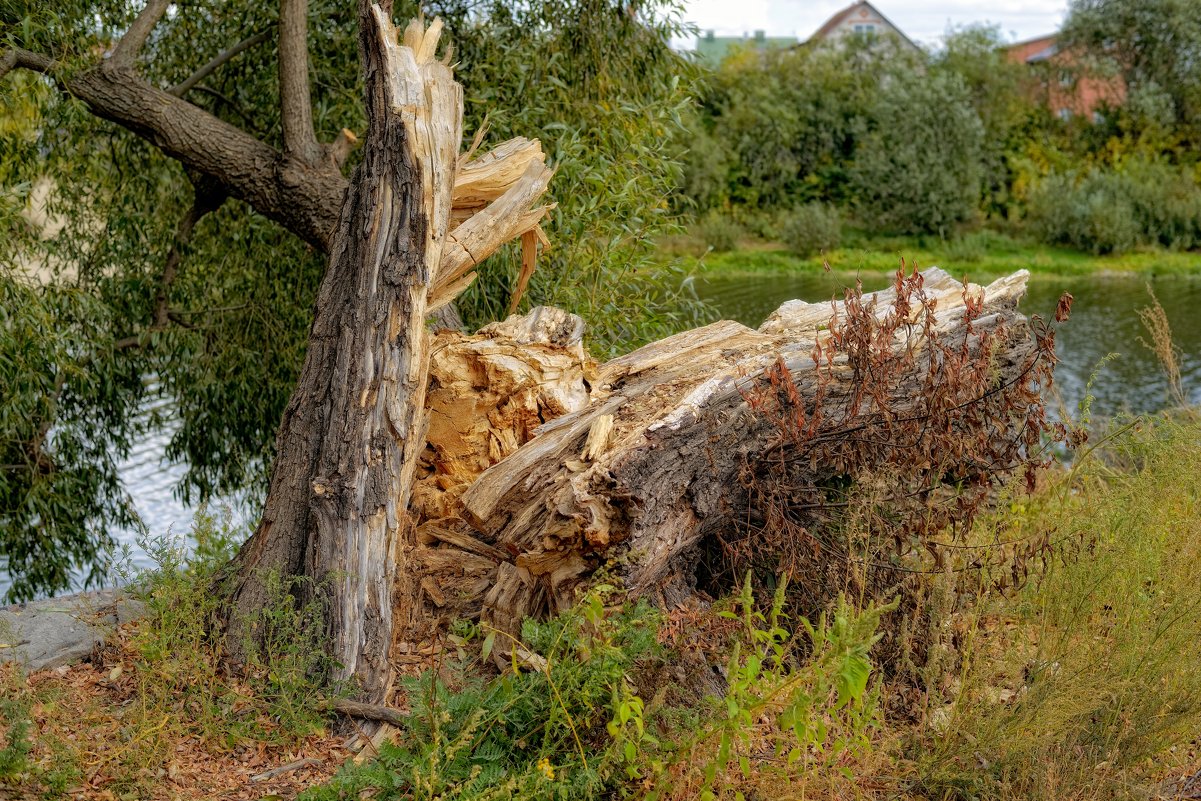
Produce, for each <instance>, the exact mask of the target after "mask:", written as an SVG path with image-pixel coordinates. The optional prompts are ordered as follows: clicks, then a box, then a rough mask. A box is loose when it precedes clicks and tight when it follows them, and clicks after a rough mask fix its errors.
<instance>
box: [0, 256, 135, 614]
mask: <svg viewBox="0 0 1201 801" xmlns="http://www.w3.org/2000/svg"><path fill="white" fill-rule="evenodd" d="M108 311H109V310H108V309H107V308H106V307H105V306H104V305H103V304H101V303H98V302H97V301H96V299H95V298H94V297H92V296H91V295H89V294H88V293H86V292H80V291H78V290H75V289H73V288H71V287H56V286H37V285H34V284H31V283H29V282H28V281H26V280H25V279H24V278H23V277H22V276H21V275H19V274H17V273H15V272H13V271H3V272H0V385H3V386H4V388H5V389H4V403H3V404H0V564H5V565H6V567H7V570H8V572H9V573H10V575H11V576H12V586H11V587H10V588H9V591H8V597H9V599H10V600H21V599H27V598H30V597H33V596H34V595H35V594H36V593H37V592H39V591H43V590H46V589H60V588H63V587H66V586H68V584H69V583H70V580H71V572H72V570H73V569H76V568H84V567H89V566H92V567H94V566H95V565H96V564H97V562H98V561H99V557H100V556H101V554H102V553H103V552H104V550H105V548H106V547H107V546H108V545H109V543H110V539H109V536H108V534H107V529H108V528H109V527H113V526H129V525H131V524H132V523H133V515H132V511H131V509H130V508H129V506H128V505H127V503H126V498H125V495H124V493H123V492H122V489H121V486H120V484H119V483H118V481H117V477H116V462H117V460H118V459H119V458H120V457H121V456H123V455H124V454H125V453H126V452H127V450H128V448H129V445H130V442H131V439H132V437H133V436H134V435H136V433H137V426H136V422H135V421H129V425H128V426H127V427H123V426H122V425H121V423H123V422H126V421H124V420H123V417H122V413H121V411H120V409H114V407H113V405H114V404H119V403H121V402H123V401H124V400H125V399H126V398H129V399H137V398H140V397H142V394H143V392H144V389H143V385H142V380H141V376H140V375H139V374H138V372H137V371H136V370H135V371H130V370H129V369H128V365H121V364H116V363H113V362H110V361H107V360H101V361H95V362H94V361H93V360H92V359H91V358H90V357H91V354H92V353H93V349H98V350H102V351H104V350H107V351H110V352H111V350H112V348H113V343H112V341H111V339H110V340H107V341H106V339H107V323H108V322H109V320H108ZM93 573H95V570H93Z"/></svg>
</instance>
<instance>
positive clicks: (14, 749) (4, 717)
mask: <svg viewBox="0 0 1201 801" xmlns="http://www.w3.org/2000/svg"><path fill="white" fill-rule="evenodd" d="M8 696H9V691H8V688H7V687H6V688H5V697H3V698H0V725H3V726H4V727H5V728H6V729H7V731H5V732H4V734H3V739H2V742H3V745H4V747H3V748H0V786H4V785H11V784H15V783H16V782H17V780H18V779H19V778H20V777H21V775H22V774H24V773H25V772H26V771H27V770H28V769H29V752H30V750H31V748H32V743H30V741H29V729H30V727H31V723H30V720H29V704H28V703H27V702H26V701H25V699H22V698H19V697H8Z"/></svg>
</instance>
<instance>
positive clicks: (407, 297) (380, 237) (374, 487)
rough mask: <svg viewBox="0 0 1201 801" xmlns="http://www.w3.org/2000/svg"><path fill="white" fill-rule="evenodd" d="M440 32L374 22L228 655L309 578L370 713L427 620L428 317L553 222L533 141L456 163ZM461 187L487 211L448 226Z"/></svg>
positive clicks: (237, 589)
mask: <svg viewBox="0 0 1201 801" xmlns="http://www.w3.org/2000/svg"><path fill="white" fill-rule="evenodd" d="M440 30H441V23H440V22H438V21H437V20H435V21H434V23H433V24H432V25H431V26H430V27H429V29H426V28H425V27H424V26H423V25H421V24H419V23H413V24H411V25H410V26H409V28H408V29H407V30H406V31H405V33H404V40H403V43H401V42H399V41H398V37H397V31H396V30H395V29H394V28H393V26H392V23H391V21H390V19H389V15H388V14H387V13H386V12H384V11H382V10H380V9H379V7H378V6H373V7H371V8H369V9H368V8H366V7H364V9H363V12H362V17H361V19H360V39H361V42H360V47H361V51H362V54H363V60H364V69H365V73H366V75H367V92H366V110H367V119H368V132H367V136H366V141H365V143H364V158H363V163H362V166H361V167H360V168H359V169H358V171H357V172H356V174H355V176H354V178H353V180H352V181H351V185H350V188H349V190H348V192H347V196H346V199H345V201H344V203H343V206H342V214H341V219H340V222H339V224H338V227H337V230H336V232H335V234H334V238H333V244H332V247H331V250H330V261H329V266H328V268H327V270H326V274H325V277H324V279H323V281H322V285H321V288H320V291H319V294H318V297H317V302H316V310H315V319H314V323H313V328H312V331H311V333H310V337H309V346H308V351H307V353H306V356H305V362H304V366H303V368H302V371H301V375H300V380H299V383H298V385H297V388H296V390H295V392H294V393H293V395H292V398H291V400H290V401H289V403H288V407H287V409H286V410H285V413H284V418H283V421H282V424H281V427H280V431H279V435H278V439H277V453H278V455H277V458H276V462H275V465H274V469H273V472H272V478H271V484H270V489H269V492H268V496H267V501H266V505H265V507H264V510H263V517H262V520H261V522H260V524H259V526H258V529H257V530H256V531H255V533H254V535H253V536H252V537H251V539H250V540H249V541H248V542H247V543H246V545H245V546H244V547H243V548H242V550H241V552H240V553H239V555H238V557H237V559H236V560H235V562H234V565H233V570H234V584H233V589H232V595H231V598H230V607H229V612H228V615H229V617H228V621H227V623H228V631H227V634H228V637H227V642H228V645H229V648H230V651H231V653H232V655H234V656H235V657H245V656H246V654H245V650H244V649H245V648H246V647H247V645H250V646H251V647H253V644H254V642H255V638H256V635H257V634H258V632H256V631H255V630H254V628H253V624H252V623H251V621H253V620H255V618H256V615H257V614H258V613H259V612H260V611H261V610H262V609H263V608H264V607H265V606H266V605H267V604H268V603H269V601H270V597H269V595H270V582H271V580H272V577H273V576H276V577H279V578H280V579H282V580H283V581H284V582H286V583H287V582H293V581H294V580H295V579H297V578H298V577H303V581H302V582H300V583H299V584H298V585H293V589H294V591H295V592H296V593H297V594H298V595H300V596H301V599H302V600H311V599H313V598H316V599H319V600H320V602H321V603H322V604H323V606H324V609H325V614H326V618H327V622H328V636H329V649H330V655H331V656H332V657H333V658H334V659H335V660H336V661H337V662H338V663H339V664H341V665H342V668H341V675H340V676H339V677H338V678H342V679H350V680H352V681H353V682H354V683H355V684H356V686H357V688H358V690H359V692H360V693H361V695H363V696H364V697H365V698H368V699H371V700H382V699H383V698H384V696H385V695H386V691H387V688H388V686H389V682H390V677H391V667H390V663H389V652H390V649H391V645H392V637H393V628H394V627H398V628H399V629H401V630H406V631H407V630H408V629H409V628H411V627H413V626H415V625H420V624H421V623H422V620H421V616H420V614H419V611H420V610H417V609H415V608H414V600H415V599H416V598H417V592H418V591H419V588H418V587H417V586H416V585H415V584H414V583H413V575H414V571H411V570H409V569H408V568H407V563H408V560H409V558H410V556H409V555H410V552H411V551H412V547H413V528H412V525H411V523H410V520H409V517H408V511H407V510H408V505H409V494H410V490H411V487H412V485H413V481H414V471H415V469H416V466H417V458H418V456H419V454H420V452H421V450H422V449H423V448H424V446H425V431H426V417H425V413H424V408H425V393H426V387H427V371H428V361H429V333H428V331H427V330H426V326H425V323H424V320H425V318H426V314H427V311H429V310H430V309H431V308H432V307H434V306H442V305H445V304H446V303H449V302H450V301H451V300H453V298H454V296H455V294H457V292H459V291H461V290H462V288H464V287H465V286H466V285H467V284H468V283H470V279H471V277H473V274H470V273H469V270H470V268H471V267H472V266H473V265H474V264H475V263H477V261H478V260H479V259H482V258H484V257H486V256H487V255H488V254H489V253H491V252H492V251H494V250H495V249H496V248H497V247H499V246H500V245H501V244H503V242H504V241H505V240H506V239H508V238H511V237H512V236H520V235H522V234H524V233H526V232H527V231H530V230H532V229H533V228H535V227H536V226H537V224H538V222H539V220H540V219H541V218H542V216H543V214H544V213H545V212H546V208H545V207H539V208H535V209H532V210H531V209H530V207H531V205H532V204H533V202H534V201H536V200H537V198H538V197H539V196H540V195H541V194H542V192H543V191H544V190H545V189H546V185H547V181H548V179H549V169H548V168H547V167H546V165H545V164H544V162H543V159H542V155H541V149H540V148H539V147H538V146H537V143H536V142H529V141H528V140H517V141H516V145H514V143H506V144H505V145H502V146H501V147H499V148H498V149H497V151H493V153H490V154H488V155H487V156H483V157H481V158H479V159H477V160H475V161H468V160H467V156H464V157H460V155H459V144H460V141H461V135H462V132H461V125H462V111H463V98H462V89H461V87H460V86H459V85H458V84H457V83H455V81H454V79H453V76H452V72H451V69H450V67H449V66H448V65H447V64H445V63H442V62H439V61H437V60H435V58H434V56H435V48H436V46H437V44H438V39H439V32H440ZM498 151H499V152H498ZM514 152H518V153H519V157H518V158H513V153H514ZM456 176H463V177H465V178H466V179H472V178H474V179H475V180H474V181H472V180H467V181H466V187H465V188H464V187H460V190H459V192H460V194H461V195H462V194H469V195H471V199H472V201H473V202H478V205H479V210H478V211H477V212H476V213H475V215H474V216H471V217H467V218H466V219H462V218H461V216H460V219H457V220H454V219H452V205H453V203H454V196H455V193H456ZM455 222H458V223H459V224H458V225H454V223H455Z"/></svg>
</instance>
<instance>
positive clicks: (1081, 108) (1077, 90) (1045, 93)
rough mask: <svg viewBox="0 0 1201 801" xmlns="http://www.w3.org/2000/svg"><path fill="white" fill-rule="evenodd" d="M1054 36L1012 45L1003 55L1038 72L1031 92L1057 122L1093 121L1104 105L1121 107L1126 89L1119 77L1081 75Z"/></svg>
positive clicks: (1071, 58)
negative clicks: (1067, 120)
mask: <svg viewBox="0 0 1201 801" xmlns="http://www.w3.org/2000/svg"><path fill="white" fill-rule="evenodd" d="M1058 39H1059V37H1058V36H1057V35H1056V34H1051V35H1049V36H1040V37H1038V38H1035V39H1027V40H1025V41H1022V42H1016V43H1014V44H1012V45H1009V46H1008V47H1006V48H1005V56H1006V58H1007V59H1009V61H1011V62H1013V63H1015V64H1029V65H1030V66H1031V67H1032V68H1037V69H1039V70H1040V78H1041V80H1039V81H1038V82H1037V83H1036V84H1035V91H1037V92H1038V94H1039V95H1040V96H1041V98H1042V99H1043V100H1044V101H1045V102H1046V103H1047V105H1048V106H1049V107H1050V109H1051V111H1052V112H1054V114H1055V115H1056V116H1057V117H1059V118H1060V119H1065V120H1066V119H1070V118H1072V117H1087V118H1089V119H1096V117H1097V115H1098V114H1099V113H1100V109H1101V108H1102V107H1104V106H1107V105H1109V106H1117V105H1121V103H1122V102H1123V101H1125V99H1126V87H1125V85H1124V84H1123V83H1122V80H1121V78H1117V77H1114V78H1100V77H1095V76H1090V75H1086V74H1082V73H1081V72H1080V70H1079V69H1077V66H1078V65H1077V62H1076V59H1075V58H1073V57H1072V54H1071V53H1070V52H1069V51H1066V50H1061V49H1060V47H1059V43H1058Z"/></svg>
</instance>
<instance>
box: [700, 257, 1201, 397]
mask: <svg viewBox="0 0 1201 801" xmlns="http://www.w3.org/2000/svg"><path fill="white" fill-rule="evenodd" d="M847 280H848V279H847V278H846V276H834V275H826V274H816V275H815V274H812V273H808V274H776V273H772V274H748V275H737V276H734V275H720V276H707V277H704V278H702V279H700V280H698V282H697V286H696V289H697V294H699V295H700V296H701V298H703V299H704V300H707V301H709V302H710V303H712V304H713V305H714V306H716V307H717V310H718V311H719V312H720V313H721V315H722V316H723V317H727V318H730V319H733V320H737V321H739V322H741V323H744V324H746V325H749V326H752V327H757V326H758V325H759V324H760V323H761V322H763V320H764V319H765V318H766V317H767V315H769V314H770V313H771V312H773V311H774V310H775V309H776V308H777V307H778V306H779V305H780V304H781V303H783V302H784V301H786V300H791V299H793V298H799V299H801V300H806V301H810V302H814V301H820V300H829V299H830V298H831V297H832V296H834V295H835V294H837V296H838V297H842V287H843V286H844V285H845V283H846V281H847ZM890 281H891V279H889V278H887V277H883V276H872V277H870V278H869V277H865V278H864V287H863V288H864V291H868V292H870V291H873V290H877V289H883V288H884V287H886V286H888V285H889V283H890ZM982 282H983V281H982ZM1148 284H1149V285H1150V287H1151V289H1152V290H1153V291H1154V292H1155V294H1156V296H1157V297H1158V298H1159V302H1160V304H1161V305H1162V306H1163V308H1164V311H1165V312H1166V313H1167V315H1168V320H1169V322H1170V323H1171V326H1172V335H1173V339H1174V340H1175V342H1176V345H1177V346H1178V347H1179V349H1180V366H1181V377H1182V383H1183V385H1184V390H1185V393H1186V394H1187V395H1188V396H1189V398H1190V399H1191V400H1192V402H1193V403H1201V279H1198V278H1180V277H1164V278H1151V279H1147V278H1144V277H1133V276H1125V275H1104V276H1092V277H1069V278H1064V277H1058V276H1038V275H1036V276H1034V277H1032V278H1031V281H1030V290H1029V293H1028V295H1027V296H1026V298H1025V299H1024V300H1023V301H1022V303H1021V306H1020V307H1019V308H1020V309H1021V310H1022V311H1023V312H1025V313H1026V314H1027V315H1031V314H1038V315H1041V316H1042V317H1043V318H1044V319H1048V320H1049V319H1052V317H1053V316H1054V312H1055V304H1056V303H1057V302H1058V300H1059V296H1060V295H1061V294H1062V293H1064V292H1071V293H1072V295H1073V296H1074V297H1075V298H1076V301H1075V304H1074V305H1073V307H1072V318H1071V319H1070V320H1069V321H1068V322H1067V323H1065V324H1064V325H1063V326H1062V327H1061V328H1060V330H1059V334H1058V335H1057V337H1056V343H1055V344H1056V351H1057V353H1058V355H1059V358H1060V363H1059V365H1058V366H1057V367H1056V370H1055V382H1056V388H1057V390H1058V393H1059V395H1060V397H1061V398H1062V401H1063V403H1064V404H1065V406H1066V408H1067V409H1068V410H1069V411H1070V412H1071V413H1073V414H1075V412H1076V410H1077V406H1078V404H1079V403H1080V401H1081V400H1082V399H1083V398H1084V397H1085V395H1086V388H1087V386H1088V381H1089V377H1090V376H1091V375H1092V374H1093V372H1094V371H1096V370H1097V367H1098V365H1100V364H1101V362H1102V360H1104V359H1105V357H1106V356H1107V355H1108V354H1110V353H1113V354H1117V355H1116V357H1115V358H1113V359H1111V360H1110V361H1108V362H1106V363H1105V364H1104V366H1102V367H1101V369H1100V372H1099V373H1098V375H1097V380H1096V381H1095V383H1094V384H1093V388H1092V394H1093V395H1094V398H1095V399H1094V401H1093V405H1092V412H1093V415H1094V417H1097V416H1103V417H1108V416H1113V415H1116V414H1120V413H1123V412H1132V413H1135V414H1143V413H1147V412H1155V411H1158V410H1160V409H1162V408H1163V407H1164V406H1165V403H1166V400H1167V393H1168V382H1167V378H1166V376H1165V374H1164V372H1163V370H1162V368H1161V367H1160V364H1159V361H1158V360H1157V359H1156V358H1155V356H1154V355H1153V354H1152V353H1151V352H1150V351H1149V350H1147V348H1146V347H1144V346H1143V345H1142V343H1141V342H1140V341H1139V338H1140V337H1142V338H1145V339H1149V337H1147V333H1146V330H1145V329H1144V328H1143V325H1142V322H1141V321H1140V320H1139V316H1138V310H1139V309H1140V308H1143V307H1145V306H1147V305H1149V303H1150V300H1151V297H1150V295H1149V294H1148V293H1147V286H1148Z"/></svg>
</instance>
